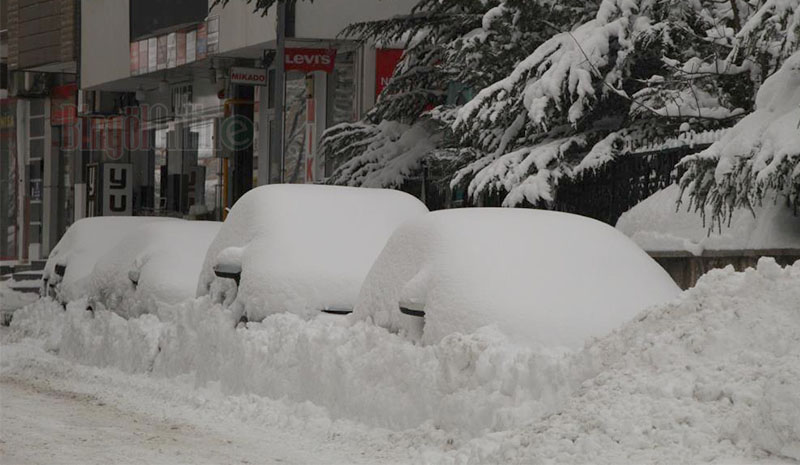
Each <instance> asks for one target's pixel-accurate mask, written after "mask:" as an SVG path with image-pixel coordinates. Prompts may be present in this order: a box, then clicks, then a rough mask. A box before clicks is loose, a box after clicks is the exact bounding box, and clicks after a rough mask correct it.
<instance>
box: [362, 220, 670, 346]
mask: <svg viewBox="0 0 800 465" xmlns="http://www.w3.org/2000/svg"><path fill="white" fill-rule="evenodd" d="M678 293H679V289H678V287H677V286H676V285H675V283H674V282H673V281H672V279H671V278H670V277H669V275H667V273H666V272H665V271H664V270H663V269H661V267H659V266H658V264H657V263H655V262H654V261H653V260H652V259H651V258H650V257H648V256H647V254H645V253H644V252H643V251H642V250H641V249H639V248H638V247H637V246H636V245H635V244H633V243H632V242H631V241H630V240H629V239H628V238H626V237H625V236H624V235H623V234H621V233H619V232H618V231H615V230H614V229H613V228H611V227H610V226H608V225H605V224H603V223H600V222H598V221H595V220H592V219H589V218H585V217H580V216H577V215H570V214H566V213H557V212H550V211H541V210H529V209H495V208H469V209H458V210H447V211H437V212H433V213H429V214H428V215H425V216H423V217H420V218H418V219H416V220H413V221H410V222H408V223H406V224H405V225H403V226H402V227H400V228H399V229H398V230H397V231H396V232H395V234H394V235H393V236H392V238H391V239H390V240H389V243H388V244H387V245H386V248H385V249H384V251H383V252H382V253H381V255H380V257H378V259H377V260H376V262H375V265H374V266H373V267H372V269H371V270H370V273H369V275H368V276H367V278H366V280H365V282H364V286H363V288H362V291H361V294H360V296H359V300H358V304H357V306H356V309H355V314H356V317H357V318H365V319H366V318H372V319H373V320H374V321H375V322H376V323H377V324H379V325H381V326H386V327H388V328H389V329H391V330H405V331H406V332H407V333H408V334H409V335H410V336H412V337H414V338H421V340H422V341H423V342H425V343H436V342H438V341H439V340H441V339H442V338H443V337H445V336H447V335H448V334H452V333H454V332H459V333H471V332H473V331H475V330H476V329H478V328H480V327H482V326H487V325H496V326H497V327H498V328H499V329H500V330H501V331H502V332H503V333H505V334H506V335H507V336H509V337H510V338H511V339H513V340H515V341H516V342H518V343H520V344H523V345H527V346H532V347H535V348H540V347H550V348H556V347H558V348H561V347H567V348H573V349H574V348H580V347H581V346H582V345H583V344H584V343H585V342H586V341H587V340H588V339H589V338H591V337H595V336H601V335H603V334H605V333H607V332H608V331H611V330H612V329H613V328H615V327H617V326H618V325H620V324H622V323H624V322H626V321H628V320H629V319H631V318H633V317H634V316H635V315H636V314H637V313H639V312H640V311H642V310H644V309H645V308H647V307H649V306H652V305H656V304H660V303H663V302H666V301H668V300H670V299H672V298H673V297H675V296H676V295H677V294H678ZM400 304H405V305H412V306H417V307H420V308H419V309H420V310H424V312H425V317H424V329H422V328H421V327H420V325H422V321H423V319H422V318H418V317H414V316H407V315H404V314H402V313H400V311H399V306H400Z"/></svg>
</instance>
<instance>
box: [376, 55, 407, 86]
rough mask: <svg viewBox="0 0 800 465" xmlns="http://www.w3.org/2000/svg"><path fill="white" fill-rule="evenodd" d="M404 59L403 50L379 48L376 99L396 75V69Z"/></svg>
mask: <svg viewBox="0 0 800 465" xmlns="http://www.w3.org/2000/svg"><path fill="white" fill-rule="evenodd" d="M402 57H403V49H400V48H379V49H376V50H375V97H377V96H378V95H380V94H381V92H383V89H384V88H385V87H386V85H387V84H389V80H390V79H391V78H392V75H393V74H394V68H395V67H396V66H397V64H398V63H400V59H401V58H402Z"/></svg>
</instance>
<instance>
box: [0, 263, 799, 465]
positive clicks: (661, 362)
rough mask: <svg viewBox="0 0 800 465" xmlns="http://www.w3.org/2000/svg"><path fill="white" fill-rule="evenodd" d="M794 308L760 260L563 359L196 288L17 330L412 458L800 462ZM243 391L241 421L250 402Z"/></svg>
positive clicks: (38, 320)
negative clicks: (276, 407) (269, 407)
mask: <svg viewBox="0 0 800 465" xmlns="http://www.w3.org/2000/svg"><path fill="white" fill-rule="evenodd" d="M798 303H800V262H798V263H796V264H795V265H794V266H791V267H786V268H781V267H779V266H778V265H776V264H775V262H774V260H771V259H766V258H765V259H762V260H761V261H760V262H759V264H758V267H757V269H749V270H747V271H745V272H742V273H737V272H734V271H733V269H732V268H726V269H723V270H714V271H711V272H710V273H708V274H707V275H705V276H704V277H703V278H701V280H700V282H699V283H698V284H697V286H696V287H694V288H692V289H690V290H688V291H686V292H684V293H683V294H682V295H681V296H680V297H679V298H678V299H676V300H674V301H673V302H672V303H669V304H665V305H662V306H659V307H657V308H652V309H650V310H647V311H645V312H643V313H642V314H640V315H639V316H638V317H637V318H636V319H635V320H633V321H630V322H628V323H627V324H625V325H624V326H622V327H621V328H619V329H617V330H615V331H613V332H612V333H610V334H608V335H606V336H604V337H602V338H600V339H598V340H596V341H594V342H592V343H590V344H589V345H588V346H587V347H585V348H584V349H583V350H581V351H579V352H576V353H573V354H572V355H568V356H555V355H553V354H547V353H544V352H540V351H535V350H530V349H522V348H519V347H518V346H515V345H512V344H510V343H509V341H508V340H506V339H505V338H504V337H503V336H502V335H501V334H499V333H498V332H497V331H494V330H492V329H490V328H483V329H480V330H478V331H476V332H474V333H472V334H454V335H450V336H448V337H446V338H444V339H443V340H442V341H440V342H439V343H437V344H432V345H427V346H419V345H414V344H412V343H410V342H408V341H407V340H405V339H403V338H400V337H397V336H395V335H392V334H389V333H387V332H386V331H385V330H383V329H381V328H378V327H375V326H373V325H369V324H366V323H364V322H353V323H352V324H348V322H347V321H346V319H342V318H334V317H323V318H316V319H312V320H303V319H301V318H299V317H298V316H296V315H292V314H278V315H272V316H270V317H268V318H266V319H265V320H264V321H263V322H261V323H249V324H248V327H247V329H243V328H241V327H240V328H238V329H237V328H234V326H233V323H234V320H233V315H232V314H231V312H230V311H229V310H226V309H222V308H220V307H219V306H218V305H211V304H210V303H209V302H208V301H207V299H200V300H198V301H195V302H191V303H187V304H182V305H179V306H162V307H161V308H160V310H159V313H158V315H142V316H141V317H138V318H132V319H129V320H126V319H123V318H121V317H120V316H118V315H116V314H114V313H110V312H107V311H98V312H95V314H94V315H92V314H91V313H90V312H86V311H84V310H83V307H82V306H81V305H70V306H69V307H68V310H67V311H66V312H64V311H63V310H61V307H60V306H59V305H58V304H56V303H54V302H52V301H50V300H42V301H40V302H38V303H37V304H35V305H32V306H28V307H27V308H25V309H22V310H20V311H18V312H17V313H16V314H15V317H14V320H13V321H12V331H13V335H15V337H22V336H27V337H31V338H36V339H38V340H40V341H42V343H43V344H44V347H45V348H47V349H49V350H52V351H55V352H57V353H58V354H59V356H61V357H64V358H67V359H69V360H73V361H76V362H80V363H83V364H87V365H93V366H99V367H113V368H116V369H121V370H123V371H126V372H134V373H142V374H148V373H149V374H151V375H152V376H157V377H164V378H168V379H175V383H177V384H179V385H181V386H186V382H187V381H189V382H190V383H191V382H193V383H194V385H195V386H196V387H198V388H200V387H211V388H214V389H218V390H221V391H222V392H224V393H227V394H247V395H259V396H266V397H269V398H271V399H278V400H281V402H286V403H287V405H295V408H294V409H293V410H294V411H296V412H298V417H296V418H294V419H292V420H280V421H292V422H295V421H301V422H307V423H308V424H309V425H313V427H314V428H317V427H319V425H325V424H327V425H329V428H330V434H331V435H333V436H336V435H340V434H347V429H343V428H344V426H343V423H342V422H341V421H337V420H338V419H342V420H350V421H352V420H355V421H358V422H361V423H363V424H365V425H369V426H373V427H375V426H379V427H387V428H391V429H392V430H394V431H397V433H394V434H391V435H389V437H388V439H387V440H389V441H393V444H395V445H396V442H397V441H401V442H403V441H407V443H408V447H409V448H416V449H417V453H418V454H419V461H420V462H423V463H458V464H466V463H538V462H558V463H653V462H660V463H676V462H687V461H689V462H708V461H717V462H747V463H753V462H757V461H761V460H766V461H770V462H771V463H774V462H776V461H778V462H780V461H781V458H785V460H791V459H792V458H793V459H795V460H797V459H800V423H798V419H800V398H798V396H797V392H800V305H798ZM237 402H238V407H237V409H238V410H237V411H238V412H239V413H237V414H238V415H242V416H245V417H247V416H249V415H250V414H251V411H250V408H251V407H252V409H256V408H257V405H258V403H259V401H258V400H257V399H255V398H253V397H247V396H243V397H241V398H239V401H237ZM311 403H313V405H312V404H311ZM251 404H252V405H251ZM194 406H195V408H198V409H202V408H205V407H204V404H203V402H198V403H196V404H194ZM249 406H251V407H249ZM286 410H287V411H291V410H292V409H291V408H287V409H286ZM253 413H254V412H253ZM265 421H266V420H265ZM270 421H272V420H270ZM275 421H279V420H277V419H276V420H275ZM401 430H402V431H401ZM372 446H374V447H376V448H380V447H381V444H380V443H378V444H370V445H369V447H372Z"/></svg>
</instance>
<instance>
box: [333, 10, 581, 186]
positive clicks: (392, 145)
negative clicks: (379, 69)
mask: <svg viewBox="0 0 800 465" xmlns="http://www.w3.org/2000/svg"><path fill="white" fill-rule="evenodd" d="M594 10H596V5H593V2H586V1H583V0H568V1H552V0H495V1H488V2H487V1H474V2H465V1H457V0H446V1H441V0H422V1H420V3H419V4H417V6H416V7H415V8H414V11H413V12H412V14H411V15H410V16H408V17H401V18H393V19H391V20H387V21H376V22H370V23H364V24H359V25H355V26H353V27H351V28H349V29H348V30H346V31H345V32H344V35H347V36H352V35H354V34H355V35H357V36H359V37H361V38H362V39H364V40H371V41H374V42H378V43H381V42H395V43H396V42H398V41H400V40H402V41H403V42H404V43H405V44H406V47H405V50H406V52H405V55H404V59H403V61H402V62H401V64H400V65H399V66H398V67H397V69H396V70H395V74H394V76H393V78H392V80H391V81H390V83H389V85H388V86H387V87H386V89H384V91H383V93H382V94H381V96H380V97H379V99H378V101H377V103H376V106H375V108H374V109H373V110H372V111H371V112H370V113H369V114H368V115H367V116H366V118H365V119H364V120H363V121H359V122H356V123H351V124H341V125H338V126H335V127H333V128H331V129H329V130H328V131H327V132H326V133H325V134H324V135H323V140H322V154H323V156H327V157H340V159H342V160H344V163H343V164H342V165H341V167H340V168H339V169H338V170H337V171H336V172H335V173H334V174H333V176H332V177H331V179H330V182H332V183H336V184H349V185H366V186H381V187H390V186H397V185H399V184H401V183H402V182H403V180H404V179H405V177H406V176H408V175H409V174H411V173H413V172H414V170H415V169H417V168H418V167H419V162H420V160H422V159H423V158H424V157H426V156H431V155H435V154H439V155H444V156H451V155H452V154H453V153H456V154H459V151H458V150H453V149H452V148H451V147H450V145H451V144H452V143H450V144H449V143H448V138H449V136H450V131H449V128H450V123H451V122H452V118H453V115H454V110H455V109H457V108H458V107H459V106H460V104H462V103H463V102H464V99H465V97H464V95H462V96H461V97H462V99H459V98H458V97H457V96H456V97H454V95H457V94H459V92H461V93H463V94H469V93H470V91H471V89H480V88H483V87H484V86H486V85H488V84H490V83H492V82H494V81H496V80H498V79H501V78H502V77H504V76H505V75H507V74H508V73H509V72H510V71H511V70H512V69H513V67H514V66H515V65H516V64H517V63H518V62H519V61H520V60H521V59H522V58H524V57H525V56H526V55H527V54H528V53H529V52H530V51H531V50H534V49H535V48H536V47H537V46H539V45H540V44H541V43H542V42H544V41H545V40H547V39H548V38H549V37H550V36H551V35H552V31H551V28H552V27H564V28H565V29H569V28H570V27H571V26H572V25H573V24H575V23H580V22H582V21H583V20H584V19H585V18H587V17H589V16H590V15H591V14H593V12H594ZM553 24H557V25H559V26H553ZM448 93H450V94H453V95H450V98H449V100H451V102H450V103H451V104H452V105H450V106H444V105H442V104H444V103H445V102H446V101H447V100H448V98H447V97H448ZM466 98H468V97H466ZM432 107H435V109H433V110H431V108H432Z"/></svg>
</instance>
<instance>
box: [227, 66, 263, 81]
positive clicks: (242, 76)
mask: <svg viewBox="0 0 800 465" xmlns="http://www.w3.org/2000/svg"><path fill="white" fill-rule="evenodd" d="M231 84H239V85H245V86H266V85H267V72H266V71H264V70H263V69H259V68H240V67H236V66H234V67H231Z"/></svg>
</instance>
